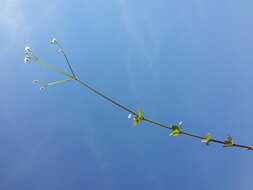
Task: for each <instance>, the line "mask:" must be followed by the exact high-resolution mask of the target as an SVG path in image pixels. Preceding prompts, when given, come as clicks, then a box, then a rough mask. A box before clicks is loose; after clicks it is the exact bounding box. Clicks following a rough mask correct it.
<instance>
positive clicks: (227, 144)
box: [223, 136, 234, 148]
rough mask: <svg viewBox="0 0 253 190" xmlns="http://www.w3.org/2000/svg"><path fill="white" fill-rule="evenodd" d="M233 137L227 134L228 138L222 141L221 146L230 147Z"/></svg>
mask: <svg viewBox="0 0 253 190" xmlns="http://www.w3.org/2000/svg"><path fill="white" fill-rule="evenodd" d="M233 144H234V143H233V139H232V137H231V136H228V138H227V139H226V140H225V141H224V145H223V147H225V148H227V147H232V146H233Z"/></svg>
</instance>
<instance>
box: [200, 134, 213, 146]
mask: <svg viewBox="0 0 253 190" xmlns="http://www.w3.org/2000/svg"><path fill="white" fill-rule="evenodd" d="M211 140H212V135H211V134H210V133H208V134H207V135H206V136H205V137H204V139H203V140H202V141H201V142H202V143H205V144H206V146H208V145H209V143H210V141H211Z"/></svg>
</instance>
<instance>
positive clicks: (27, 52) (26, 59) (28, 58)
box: [24, 46, 32, 64]
mask: <svg viewBox="0 0 253 190" xmlns="http://www.w3.org/2000/svg"><path fill="white" fill-rule="evenodd" d="M31 52H32V50H31V48H30V47H29V46H26V47H25V50H24V54H25V58H24V63H25V64H27V63H29V61H30V59H31V56H30V55H31Z"/></svg>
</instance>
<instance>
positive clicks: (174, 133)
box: [170, 124, 181, 137]
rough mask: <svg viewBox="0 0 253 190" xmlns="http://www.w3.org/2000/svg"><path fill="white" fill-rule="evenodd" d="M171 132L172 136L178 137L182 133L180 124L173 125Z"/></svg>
mask: <svg viewBox="0 0 253 190" xmlns="http://www.w3.org/2000/svg"><path fill="white" fill-rule="evenodd" d="M171 130H172V131H171V133H170V136H173V137H176V136H178V135H179V134H180V133H181V129H180V127H179V125H177V124H175V125H172V126H171Z"/></svg>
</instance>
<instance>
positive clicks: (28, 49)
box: [24, 46, 32, 55]
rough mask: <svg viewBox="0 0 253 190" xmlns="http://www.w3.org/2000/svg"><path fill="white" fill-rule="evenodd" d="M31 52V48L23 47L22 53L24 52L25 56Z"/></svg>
mask: <svg viewBox="0 0 253 190" xmlns="http://www.w3.org/2000/svg"><path fill="white" fill-rule="evenodd" d="M31 51H32V50H31V48H30V47H29V46H26V47H25V50H24V52H25V54H26V55H28V54H29V53H31Z"/></svg>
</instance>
